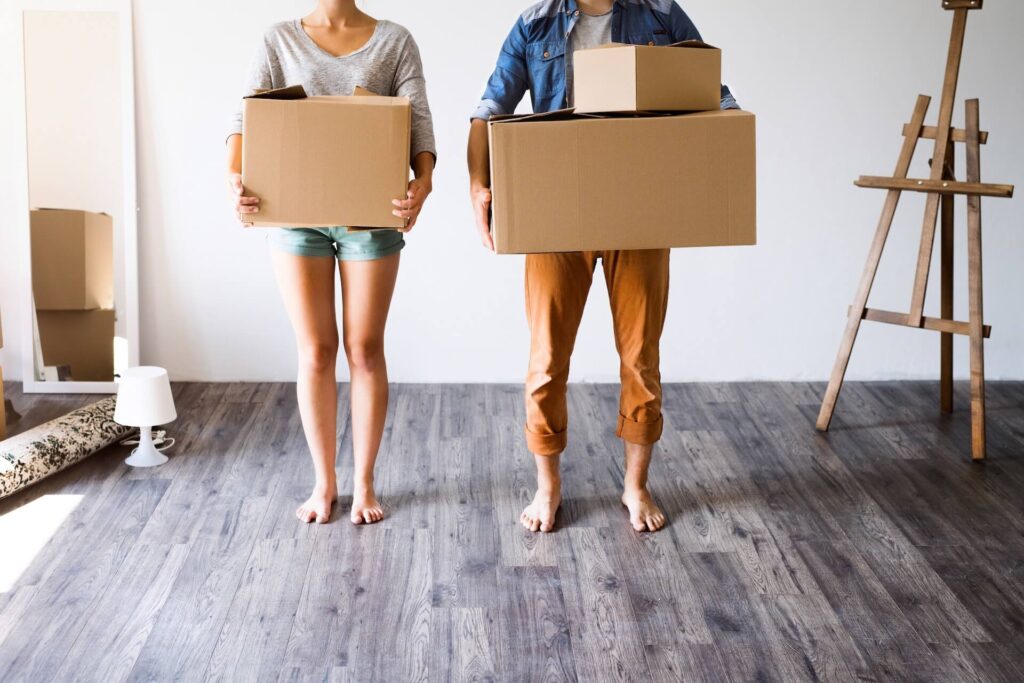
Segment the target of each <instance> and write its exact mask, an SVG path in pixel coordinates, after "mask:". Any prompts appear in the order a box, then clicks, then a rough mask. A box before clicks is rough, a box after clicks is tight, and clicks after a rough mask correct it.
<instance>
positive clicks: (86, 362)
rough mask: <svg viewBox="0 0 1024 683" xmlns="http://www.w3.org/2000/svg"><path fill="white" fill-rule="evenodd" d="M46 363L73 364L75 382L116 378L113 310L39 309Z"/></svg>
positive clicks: (38, 314)
mask: <svg viewBox="0 0 1024 683" xmlns="http://www.w3.org/2000/svg"><path fill="white" fill-rule="evenodd" d="M36 317H37V319H38V322H39V343H40V344H41V345H42V347H43V364H44V365H47V366H62V365H66V366H70V367H71V378H72V379H73V380H74V381H76V382H111V381H113V379H114V317H115V316H114V311H111V310H98V311H38V310H37V311H36Z"/></svg>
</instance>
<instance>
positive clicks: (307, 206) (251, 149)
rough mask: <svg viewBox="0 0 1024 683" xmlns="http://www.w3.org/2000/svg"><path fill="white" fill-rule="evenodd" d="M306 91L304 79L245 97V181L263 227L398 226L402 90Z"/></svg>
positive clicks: (405, 161)
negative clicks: (395, 93) (387, 93)
mask: <svg viewBox="0 0 1024 683" xmlns="http://www.w3.org/2000/svg"><path fill="white" fill-rule="evenodd" d="M365 92H366V91H361V90H359V91H357V93H358V94H356V95H354V96H352V97H306V95H305V91H304V90H303V89H302V88H301V87H293V88H286V89H283V90H274V91H269V92H265V93H260V94H257V95H254V96H252V97H249V98H247V99H246V100H245V103H244V109H243V134H242V183H243V184H244V185H245V187H246V189H247V190H248V191H249V192H251V193H252V194H254V195H256V196H258V197H260V199H261V203H260V212H259V213H258V214H255V220H254V224H255V225H256V226H259V227H337V226H347V227H353V228H401V227H404V226H405V221H404V219H402V218H398V217H396V216H394V215H392V213H391V212H392V211H394V206H392V204H391V202H392V200H395V199H402V198H404V197H405V195H406V192H408V189H409V170H410V168H409V167H410V144H411V137H410V136H411V133H412V108H411V105H410V103H409V99H408V98H405V97H378V96H375V95H371V94H363V93H365Z"/></svg>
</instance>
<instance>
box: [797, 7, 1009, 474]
mask: <svg viewBox="0 0 1024 683" xmlns="http://www.w3.org/2000/svg"><path fill="white" fill-rule="evenodd" d="M983 1H984V0H943V3H942V6H943V8H945V9H947V10H953V32H952V36H951V38H950V42H949V58H948V61H947V63H946V77H945V82H944V83H943V89H942V103H941V106H940V108H939V120H938V125H937V126H935V127H931V126H925V125H924V118H925V114H926V113H927V111H928V107H929V105H930V104H931V98H930V97H927V96H925V95H920V96H918V98H917V106H915V107H914V113H913V116H912V117H911V120H910V123H909V124H907V125H906V126H904V127H903V136H904V141H903V149H902V151H901V152H900V156H899V161H898V162H897V164H896V172H895V173H894V174H893V176H892V177H891V178H883V177H875V176H862V177H861V178H860V179H859V180H858V181H857V183H856V184H857V186H858V187H868V188H877V189H883V190H887V191H888V193H887V195H886V199H885V207H884V208H883V210H882V219H881V221H880V222H879V224H878V229H877V231H876V232H875V238H874V241H873V242H872V243H871V250H870V253H869V255H868V262H867V265H866V266H865V268H864V274H863V275H862V276H861V279H860V285H859V286H858V288H857V294H856V298H855V300H854V303H853V306H851V307H850V310H849V318H848V320H847V323H846V331H845V333H844V334H843V340H842V343H841V344H840V346H839V356H838V358H836V364H835V367H834V368H833V370H832V377H831V380H830V381H829V385H828V390H827V391H826V393H825V399H824V402H823V403H822V406H821V413H820V414H819V416H818V425H817V426H818V429H819V430H821V431H828V428H829V425H830V423H831V422H832V415H833V413H834V412H835V408H836V401H837V400H838V399H839V392H840V390H841V389H842V387H843V379H844V377H845V376H846V369H847V366H848V365H849V362H850V355H851V354H852V353H853V345H854V343H855V342H856V341H857V332H858V331H859V330H860V323H861V321H862V320H873V321H875V322H882V323H888V324H890V325H902V326H904V327H914V328H920V329H926V330H932V331H936V332H939V333H941V337H942V341H941V354H940V358H941V366H940V367H941V400H940V404H941V408H942V410H943V411H945V412H952V411H953V335H956V334H960V335H965V336H968V337H970V340H971V342H970V344H971V434H972V439H971V441H972V449H971V450H972V455H973V458H974V459H975V460H983V459H984V458H985V351H984V342H985V339H987V338H988V337H989V336H990V335H991V332H992V329H991V328H990V327H989V326H987V325H985V324H984V315H983V311H984V307H983V298H982V268H981V198H982V197H1004V198H1010V197H1013V190H1014V188H1013V186H1012V185H993V184H988V183H982V182H981V160H980V157H981V153H980V149H981V145H984V144H986V143H987V142H988V133H986V132H983V131H981V130H980V124H979V113H978V112H979V107H978V100H968V101H967V123H966V129H959V128H953V127H952V121H953V104H954V99H955V97H956V88H957V81H958V79H959V75H960V59H961V57H962V55H963V47H964V34H965V30H966V27H967V13H968V12H969V11H970V10H980V9H981V8H982V3H983ZM922 138H923V139H926V140H935V151H934V153H933V156H932V160H931V177H930V178H928V179H927V180H924V179H922V180H918V179H912V178H908V177H907V173H908V172H909V170H910V163H911V161H912V160H913V157H914V151H915V149H916V148H917V141H918V140H919V139H922ZM958 142H962V143H965V144H966V147H967V178H966V181H964V182H959V181H957V180H956V177H955V173H954V168H955V166H954V160H955V151H954V143H958ZM905 191H910V192H924V193H927V194H928V201H927V205H926V208H925V215H924V227H923V229H922V231H921V247H920V251H919V252H918V257H917V270H916V272H915V275H914V288H913V291H912V293H911V299H910V313H893V312H890V311H882V310H878V309H873V308H868V307H867V303H868V297H869V296H870V294H871V287H872V285H873V284H874V280H875V274H876V273H877V272H878V264H879V262H880V261H881V258H882V251H883V250H884V248H885V242H886V239H887V238H888V236H889V230H890V228H891V227H892V221H893V218H894V216H895V214H896V207H897V205H898V204H899V201H900V196H901V195H902V193H903V192H905ZM956 195H966V196H967V254H968V255H967V261H968V273H967V277H968V288H969V292H970V297H969V298H970V315H969V322H957V321H956V320H954V319H953V224H954V216H953V199H954V197H955V196H956ZM940 213H941V216H942V233H941V256H940V260H941V268H942V272H941V276H942V277H941V282H942V293H941V312H940V317H939V318H929V317H926V316H925V315H924V302H925V294H926V291H927V288H928V273H929V270H930V268H931V262H932V251H933V248H934V244H935V232H936V222H937V221H938V217H939V215H940Z"/></svg>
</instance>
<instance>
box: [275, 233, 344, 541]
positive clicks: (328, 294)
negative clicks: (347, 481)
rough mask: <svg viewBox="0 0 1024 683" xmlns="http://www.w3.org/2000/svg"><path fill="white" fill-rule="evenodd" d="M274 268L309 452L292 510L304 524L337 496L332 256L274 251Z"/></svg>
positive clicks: (325, 517) (326, 515)
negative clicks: (304, 481) (292, 345)
mask: <svg viewBox="0 0 1024 683" xmlns="http://www.w3.org/2000/svg"><path fill="white" fill-rule="evenodd" d="M273 259H274V273H275V274H276V276H277V283H278V287H279V288H280V290H281V295H282V297H283V298H284V304H285V308H286V309H287V311H288V317H289V318H290V319H291V321H292V327H293V328H294V330H295V341H296V344H297V346H298V351H299V377H298V397H299V414H300V415H301V416H302V428H303V430H304V431H305V433H306V443H307V444H308V445H309V452H310V454H311V455H312V456H313V470H314V471H315V473H316V483H315V484H314V487H313V494H312V495H311V496H310V497H309V500H307V501H306V502H305V503H303V504H302V505H300V506H299V508H298V510H296V511H295V514H296V516H297V517H298V518H299V519H300V520H301V521H303V522H306V523H307V524H308V523H310V522H314V521H315V522H317V523H318V524H326V523H327V522H328V521H329V520H330V518H331V508H332V507H333V505H334V501H335V499H336V498H337V497H338V480H337V474H336V472H335V469H334V466H335V458H336V455H337V422H338V385H337V380H336V379H335V367H336V365H337V360H338V321H337V317H336V316H335V313H334V258H333V257H308V256H295V255H293V254H288V253H285V252H281V251H275V252H274V255H273Z"/></svg>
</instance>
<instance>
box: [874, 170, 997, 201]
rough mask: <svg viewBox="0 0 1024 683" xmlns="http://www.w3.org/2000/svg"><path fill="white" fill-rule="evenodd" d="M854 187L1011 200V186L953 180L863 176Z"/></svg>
mask: <svg viewBox="0 0 1024 683" xmlns="http://www.w3.org/2000/svg"><path fill="white" fill-rule="evenodd" d="M854 185H856V186H857V187H866V188H868V189H872V190H902V191H905V192H927V193H929V194H962V195H968V196H971V197H996V198H999V199H1012V198H1013V191H1014V186H1013V185H997V184H994V183H961V182H957V181H955V180H920V179H917V178H886V177H882V176H871V175H864V176H861V177H860V179H859V180H857V181H856V182H855V183H854Z"/></svg>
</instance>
